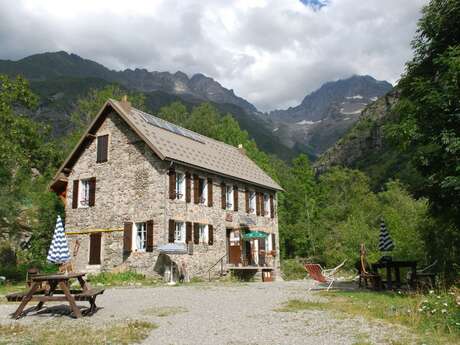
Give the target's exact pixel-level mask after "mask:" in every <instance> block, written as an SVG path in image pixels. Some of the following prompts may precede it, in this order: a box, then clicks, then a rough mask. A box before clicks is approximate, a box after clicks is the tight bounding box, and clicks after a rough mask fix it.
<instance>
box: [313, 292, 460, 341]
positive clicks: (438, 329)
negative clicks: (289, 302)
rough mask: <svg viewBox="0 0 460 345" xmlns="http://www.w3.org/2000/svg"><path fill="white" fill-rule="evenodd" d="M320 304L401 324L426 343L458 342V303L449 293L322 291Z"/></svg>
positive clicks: (459, 325)
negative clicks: (324, 299) (326, 301)
mask: <svg viewBox="0 0 460 345" xmlns="http://www.w3.org/2000/svg"><path fill="white" fill-rule="evenodd" d="M321 294H322V296H324V297H326V298H327V299H328V300H329V303H323V304H322V305H321V307H322V308H323V309H328V310H336V311H340V312H343V313H346V314H349V315H356V316H362V317H365V318H367V319H378V320H384V321H387V322H390V323H393V324H398V325H404V326H406V327H408V328H410V329H411V330H412V331H414V333H416V334H417V335H418V336H419V337H420V339H422V340H424V341H426V343H427V344H459V343H460V306H459V305H457V303H456V301H455V296H453V295H451V294H442V295H436V294H434V293H433V294H429V295H420V294H399V293H390V292H388V293H376V292H368V291H353V292H345V291H343V292H329V293H321Z"/></svg>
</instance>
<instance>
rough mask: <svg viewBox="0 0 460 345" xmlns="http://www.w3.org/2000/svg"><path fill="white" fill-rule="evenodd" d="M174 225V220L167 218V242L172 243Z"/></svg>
mask: <svg viewBox="0 0 460 345" xmlns="http://www.w3.org/2000/svg"><path fill="white" fill-rule="evenodd" d="M175 227H176V222H175V221H174V220H173V219H170V220H169V228H168V242H169V243H174V231H175V230H176V229H175Z"/></svg>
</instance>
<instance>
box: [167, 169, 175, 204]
mask: <svg viewBox="0 0 460 345" xmlns="http://www.w3.org/2000/svg"><path fill="white" fill-rule="evenodd" d="M168 175H169V198H170V199H171V200H174V199H176V171H175V170H174V169H170V170H169V172H168Z"/></svg>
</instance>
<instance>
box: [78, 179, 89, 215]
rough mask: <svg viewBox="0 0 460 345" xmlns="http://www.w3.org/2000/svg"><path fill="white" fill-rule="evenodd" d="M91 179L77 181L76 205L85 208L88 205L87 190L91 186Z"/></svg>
mask: <svg viewBox="0 0 460 345" xmlns="http://www.w3.org/2000/svg"><path fill="white" fill-rule="evenodd" d="M90 180H91V179H89V178H87V179H82V180H80V182H79V187H78V207H79V208H87V207H89V191H90V188H91V182H90Z"/></svg>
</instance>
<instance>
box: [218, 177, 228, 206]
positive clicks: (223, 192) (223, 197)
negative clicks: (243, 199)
mask: <svg viewBox="0 0 460 345" xmlns="http://www.w3.org/2000/svg"><path fill="white" fill-rule="evenodd" d="M220 190H221V201H222V209H223V210H225V209H226V208H227V201H226V197H225V183H223V182H222V183H221V184H220Z"/></svg>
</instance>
